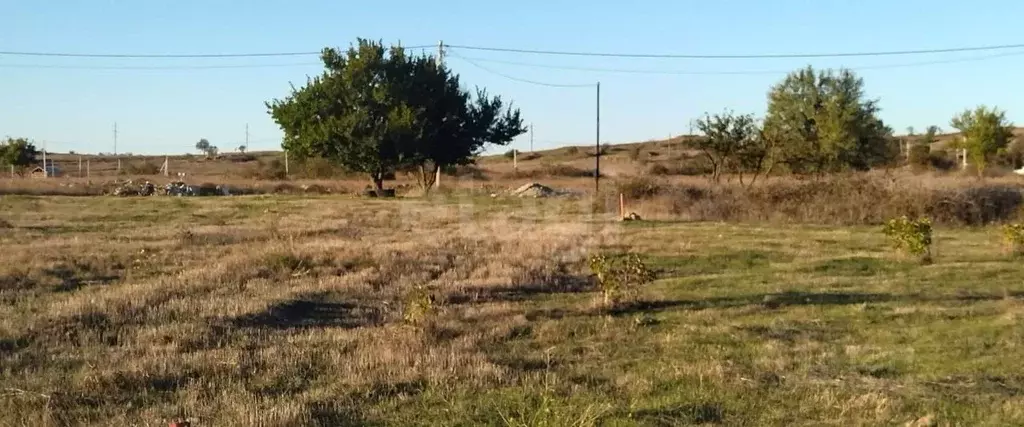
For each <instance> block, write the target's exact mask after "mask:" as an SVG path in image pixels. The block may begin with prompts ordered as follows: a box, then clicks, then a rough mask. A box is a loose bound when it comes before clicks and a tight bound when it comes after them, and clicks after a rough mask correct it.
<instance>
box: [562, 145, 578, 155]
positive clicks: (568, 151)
mask: <svg viewBox="0 0 1024 427" xmlns="http://www.w3.org/2000/svg"><path fill="white" fill-rule="evenodd" d="M579 153H580V147H569V148H566V149H565V154H568V155H570V156H575V155H577V154H579Z"/></svg>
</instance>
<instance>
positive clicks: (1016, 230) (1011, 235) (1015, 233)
mask: <svg viewBox="0 0 1024 427" xmlns="http://www.w3.org/2000/svg"><path fill="white" fill-rule="evenodd" d="M1003 243H1005V244H1006V250H1007V252H1009V253H1010V254H1011V255H1014V256H1020V255H1024V224H1006V225H1004V226H1003Z"/></svg>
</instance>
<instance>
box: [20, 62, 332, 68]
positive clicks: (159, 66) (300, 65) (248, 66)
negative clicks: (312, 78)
mask: <svg viewBox="0 0 1024 427" xmlns="http://www.w3.org/2000/svg"><path fill="white" fill-rule="evenodd" d="M316 65H323V64H322V63H319V62H293V63H286V64H285V63H282V64H232V65H153V66H146V65H66V64H3V63H0V68H30V69H66V70H211V69H232V68H278V67H308V66H316Z"/></svg>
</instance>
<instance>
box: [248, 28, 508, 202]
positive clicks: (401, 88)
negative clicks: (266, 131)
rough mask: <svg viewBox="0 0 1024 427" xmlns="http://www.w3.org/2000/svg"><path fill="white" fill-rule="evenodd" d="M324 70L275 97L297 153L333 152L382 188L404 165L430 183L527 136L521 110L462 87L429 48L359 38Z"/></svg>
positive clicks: (329, 58)
mask: <svg viewBox="0 0 1024 427" xmlns="http://www.w3.org/2000/svg"><path fill="white" fill-rule="evenodd" d="M321 59H322V60H323V63H324V68H325V70H324V72H323V73H322V74H320V75H318V76H315V77H313V78H309V79H307V82H306V85H305V86H304V87H302V88H295V87H294V86H293V87H292V91H291V94H290V95H289V96H288V97H287V98H285V99H283V100H273V101H271V102H268V103H267V104H266V105H267V108H268V110H269V113H270V115H271V116H272V117H273V119H274V121H275V122H277V124H278V125H279V126H280V127H281V129H282V130H283V131H284V134H285V137H284V142H283V144H282V145H283V147H284V149H285V150H287V151H288V152H289V154H293V155H295V156H296V157H299V158H303V157H324V158H328V159H331V160H333V161H336V162H338V163H339V164H341V165H342V166H344V167H345V168H347V169H349V170H352V171H356V172H363V173H366V174H368V175H369V176H370V180H371V182H372V183H373V185H374V187H375V188H376V189H377V190H381V189H383V181H384V177H385V176H387V175H389V174H392V173H394V172H396V171H413V170H418V172H419V176H418V178H419V181H420V184H421V185H422V186H423V187H424V189H427V188H429V187H430V185H431V184H432V181H433V174H432V173H428V171H435V170H438V168H441V167H444V166H448V165H454V164H464V163H469V162H472V159H473V157H474V156H475V155H476V154H478V153H479V152H480V151H481V150H482V149H483V148H484V146H485V145H486V144H497V145H505V144H508V143H509V142H511V141H512V139H513V138H515V137H516V136H518V135H520V134H522V133H524V132H525V131H526V128H525V127H523V124H522V119H521V118H520V114H519V111H518V110H513V109H512V108H511V107H508V108H504V103H503V101H502V100H501V99H500V98H498V97H493V98H492V97H488V96H487V94H486V92H485V91H482V90H477V91H476V96H475V97H474V96H472V95H471V93H469V92H468V91H466V90H464V89H462V87H461V86H460V84H459V78H458V76H457V75H455V74H453V73H452V72H451V71H450V70H449V69H448V68H446V67H445V66H443V65H440V64H438V63H437V62H436V61H435V60H434V58H432V57H430V56H427V55H420V56H410V55H407V54H406V52H405V50H404V49H402V48H401V47H397V46H392V47H391V48H390V49H388V48H385V47H384V46H383V44H382V43H379V42H373V41H368V40H364V39H359V40H358V43H357V44H356V45H355V46H352V47H350V48H349V49H348V51H347V52H344V53H342V52H340V51H338V50H336V49H331V48H327V49H324V50H323V53H322V55H321Z"/></svg>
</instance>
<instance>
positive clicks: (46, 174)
mask: <svg viewBox="0 0 1024 427" xmlns="http://www.w3.org/2000/svg"><path fill="white" fill-rule="evenodd" d="M43 177H45V178H49V177H50V167H49V166H47V165H46V144H43Z"/></svg>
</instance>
